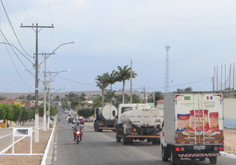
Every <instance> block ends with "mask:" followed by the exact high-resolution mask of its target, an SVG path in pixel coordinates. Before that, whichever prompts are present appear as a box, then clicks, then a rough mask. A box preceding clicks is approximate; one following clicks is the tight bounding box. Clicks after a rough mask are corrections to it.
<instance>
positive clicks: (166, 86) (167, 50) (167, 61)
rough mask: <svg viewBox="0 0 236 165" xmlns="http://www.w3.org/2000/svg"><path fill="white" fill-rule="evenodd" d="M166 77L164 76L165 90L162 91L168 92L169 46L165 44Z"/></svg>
mask: <svg viewBox="0 0 236 165" xmlns="http://www.w3.org/2000/svg"><path fill="white" fill-rule="evenodd" d="M165 48H166V78H165V91H164V93H168V92H169V91H170V82H169V50H170V46H169V45H166V46H165Z"/></svg>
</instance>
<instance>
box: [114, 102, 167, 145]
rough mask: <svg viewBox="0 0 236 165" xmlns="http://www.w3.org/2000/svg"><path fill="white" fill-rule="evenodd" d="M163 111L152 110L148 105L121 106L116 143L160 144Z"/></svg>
mask: <svg viewBox="0 0 236 165" xmlns="http://www.w3.org/2000/svg"><path fill="white" fill-rule="evenodd" d="M160 111H161V110H158V109H155V108H151V107H150V106H149V105H147V104H120V105H119V111H118V123H117V125H116V141H117V142H121V139H122V141H123V144H124V145H126V144H133V140H140V141H144V140H145V139H147V142H152V144H154V145H156V144H160V133H161V131H160V130H161V123H162V121H163V119H162V118H163V117H162V115H161V114H159V113H160Z"/></svg>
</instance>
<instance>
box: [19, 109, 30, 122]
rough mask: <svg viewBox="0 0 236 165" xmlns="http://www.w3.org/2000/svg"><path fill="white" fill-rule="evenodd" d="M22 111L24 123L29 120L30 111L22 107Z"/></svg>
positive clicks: (21, 118)
mask: <svg viewBox="0 0 236 165" xmlns="http://www.w3.org/2000/svg"><path fill="white" fill-rule="evenodd" d="M21 110H22V114H21V117H20V120H22V121H25V120H28V119H29V115H30V114H29V110H28V109H26V108H25V107H21Z"/></svg>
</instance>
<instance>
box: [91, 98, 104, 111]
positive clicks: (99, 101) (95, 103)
mask: <svg viewBox="0 0 236 165" xmlns="http://www.w3.org/2000/svg"><path fill="white" fill-rule="evenodd" d="M92 101H93V105H92V107H91V109H94V108H96V107H101V106H102V97H101V96H99V95H98V96H97V97H95V98H92Z"/></svg>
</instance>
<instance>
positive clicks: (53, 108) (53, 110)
mask: <svg viewBox="0 0 236 165" xmlns="http://www.w3.org/2000/svg"><path fill="white" fill-rule="evenodd" d="M57 112H58V110H57V108H55V107H53V106H50V116H55V115H56V114H57Z"/></svg>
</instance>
